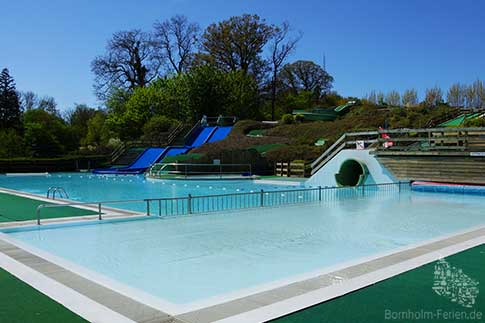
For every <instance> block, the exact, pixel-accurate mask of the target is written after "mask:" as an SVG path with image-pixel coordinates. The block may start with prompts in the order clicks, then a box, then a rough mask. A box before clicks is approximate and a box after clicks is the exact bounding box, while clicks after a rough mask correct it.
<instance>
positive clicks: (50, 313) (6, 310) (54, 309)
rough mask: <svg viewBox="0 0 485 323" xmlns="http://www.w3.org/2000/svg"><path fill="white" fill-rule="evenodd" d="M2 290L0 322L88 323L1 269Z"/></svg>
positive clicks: (0, 286)
mask: <svg viewBox="0 0 485 323" xmlns="http://www.w3.org/2000/svg"><path fill="white" fill-rule="evenodd" d="M0 290H1V292H0V322H8V323H36V322H39V323H47V322H48V323H57V322H59V323H76V322H87V321H85V320H84V319H83V318H81V317H79V316H78V315H76V314H74V313H73V312H71V311H69V310H68V309H67V308H65V307H64V306H62V305H61V304H59V303H57V302H55V301H53V300H52V299H50V298H49V297H47V296H45V295H44V294H42V293H41V292H39V291H37V290H36V289H34V288H32V287H30V286H29V285H27V284H26V283H24V282H23V281H21V280H20V279H18V278H17V277H15V276H13V275H11V274H10V273H8V272H6V271H5V270H3V269H0Z"/></svg>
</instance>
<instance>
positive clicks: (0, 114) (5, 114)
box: [0, 68, 22, 129]
mask: <svg viewBox="0 0 485 323" xmlns="http://www.w3.org/2000/svg"><path fill="white" fill-rule="evenodd" d="M21 122H22V110H21V108H20V101H19V96H18V94H17V91H16V90H15V82H14V80H13V78H12V77H11V76H10V74H9V72H8V69H6V68H4V69H3V70H2V73H0V129H7V128H15V129H19V128H20V127H21V124H22V123H21Z"/></svg>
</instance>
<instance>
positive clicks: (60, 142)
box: [24, 109, 79, 157]
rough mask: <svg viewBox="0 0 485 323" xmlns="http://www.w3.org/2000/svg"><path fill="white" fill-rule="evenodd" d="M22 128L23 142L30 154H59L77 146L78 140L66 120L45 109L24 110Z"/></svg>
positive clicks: (41, 155)
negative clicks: (23, 129)
mask: <svg viewBox="0 0 485 323" xmlns="http://www.w3.org/2000/svg"><path fill="white" fill-rule="evenodd" d="M24 128H25V131H24V132H25V133H24V138H25V144H26V147H27V148H28V149H29V150H30V152H31V155H32V156H35V157H52V156H59V155H62V154H64V153H66V152H69V151H73V150H75V149H77V148H78V147H79V142H78V141H77V139H76V138H75V136H74V134H73V132H72V131H71V129H70V128H69V127H68V126H67V124H66V122H65V121H64V120H63V119H62V118H61V117H59V116H57V115H54V114H52V113H49V112H47V111H45V110H42V109H33V110H29V111H26V112H25V114H24Z"/></svg>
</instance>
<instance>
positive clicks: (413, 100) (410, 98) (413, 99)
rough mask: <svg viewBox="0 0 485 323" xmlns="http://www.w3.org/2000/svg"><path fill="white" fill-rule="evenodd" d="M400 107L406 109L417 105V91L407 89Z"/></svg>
mask: <svg viewBox="0 0 485 323" xmlns="http://www.w3.org/2000/svg"><path fill="white" fill-rule="evenodd" d="M402 105H403V106H405V107H406V108H411V107H415V106H417V105H418V91H416V90H415V89H408V90H406V91H404V93H403V95H402Z"/></svg>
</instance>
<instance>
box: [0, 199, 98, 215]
mask: <svg viewBox="0 0 485 323" xmlns="http://www.w3.org/2000/svg"><path fill="white" fill-rule="evenodd" d="M40 204H47V203H46V202H43V201H39V200H34V199H30V198H26V197H20V196H16V195H12V194H8V193H0V222H11V221H26V220H34V219H36V209H37V207H38V206H39V205H40ZM93 214H96V213H95V212H92V211H87V210H82V209H78V208H74V207H68V206H66V207H56V208H46V209H43V210H42V211H41V219H51V218H63V217H71V216H82V215H93Z"/></svg>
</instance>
